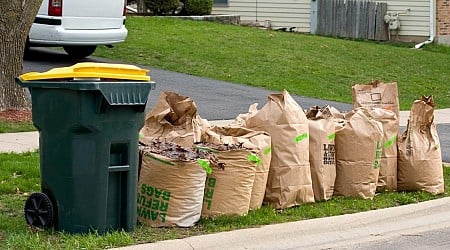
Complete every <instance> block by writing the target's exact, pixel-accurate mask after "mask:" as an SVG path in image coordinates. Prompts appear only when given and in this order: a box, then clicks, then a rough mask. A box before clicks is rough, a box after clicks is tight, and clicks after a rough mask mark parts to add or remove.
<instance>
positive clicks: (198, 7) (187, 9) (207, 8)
mask: <svg viewBox="0 0 450 250" xmlns="http://www.w3.org/2000/svg"><path fill="white" fill-rule="evenodd" d="M181 2H182V3H184V7H183V11H182V14H183V15H187V16H203V15H209V14H211V11H212V5H213V0H183V1H181Z"/></svg>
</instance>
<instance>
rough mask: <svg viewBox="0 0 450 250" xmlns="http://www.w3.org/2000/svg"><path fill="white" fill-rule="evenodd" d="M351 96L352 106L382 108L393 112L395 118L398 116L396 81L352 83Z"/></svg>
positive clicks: (398, 104) (398, 105)
mask: <svg viewBox="0 0 450 250" xmlns="http://www.w3.org/2000/svg"><path fill="white" fill-rule="evenodd" d="M352 97H353V107H354V108H358V107H364V108H368V109H370V108H382V109H387V110H390V111H392V112H394V113H395V115H396V116H397V118H398V117H400V102H399V100H398V89H397V82H392V83H384V82H382V81H379V80H375V81H372V82H370V83H368V84H354V85H353V86H352Z"/></svg>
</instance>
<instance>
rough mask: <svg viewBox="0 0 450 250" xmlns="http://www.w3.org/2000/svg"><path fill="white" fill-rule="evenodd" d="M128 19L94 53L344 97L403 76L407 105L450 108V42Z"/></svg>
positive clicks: (331, 97) (402, 100)
mask: <svg viewBox="0 0 450 250" xmlns="http://www.w3.org/2000/svg"><path fill="white" fill-rule="evenodd" d="M126 24H127V27H128V29H129V35H128V38H127V40H126V42H124V43H121V44H117V45H116V46H115V47H114V48H113V49H106V48H99V49H98V50H97V52H96V53H95V55H96V56H101V57H105V58H111V59H115V60H119V61H123V62H126V63H130V64H140V65H147V66H152V67H157V68H162V69H166V70H172V71H176V72H183V73H187V74H191V75H197V76H204V77H209V78H214V79H220V80H225V81H230V82H236V83H241V84H246V85H252V86H258V87H263V88H266V89H271V90H274V91H280V90H283V89H286V90H288V91H289V92H291V93H292V94H297V95H303V96H309V97H316V98H321V99H325V100H333V101H339V102H346V103H351V98H352V97H351V91H350V87H351V85H352V84H353V83H367V82H370V81H371V80H374V79H380V80H383V81H386V82H391V81H398V84H399V96H400V104H401V108H402V110H409V109H410V108H411V105H412V102H413V101H414V100H415V99H417V98H419V97H420V96H421V95H431V94H432V95H434V96H435V100H436V103H437V107H438V108H449V107H450V88H449V87H448V83H449V78H448V72H449V68H450V47H445V46H437V45H427V46H425V47H424V48H423V49H421V50H417V49H411V47H413V44H394V43H377V42H365V41H352V40H346V39H335V38H329V37H319V36H313V35H305V34H298V33H284V32H275V31H265V30H259V29H256V28H249V27H240V26H233V25H223V24H218V23H211V22H199V21H190V20H178V19H170V18H159V17H128V18H127V21H126ZM150 75H151V72H150ZM158 84H160V86H164V83H163V82H161V83H158ZM199 91H201V90H199Z"/></svg>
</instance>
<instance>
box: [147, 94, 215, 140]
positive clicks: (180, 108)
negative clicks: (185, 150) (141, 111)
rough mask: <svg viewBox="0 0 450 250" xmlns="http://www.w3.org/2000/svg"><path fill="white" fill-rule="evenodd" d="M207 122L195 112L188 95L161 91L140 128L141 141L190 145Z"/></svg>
mask: <svg viewBox="0 0 450 250" xmlns="http://www.w3.org/2000/svg"><path fill="white" fill-rule="evenodd" d="M208 127H209V124H208V122H207V121H206V120H204V119H202V118H201V117H200V116H199V115H198V114H197V106H196V104H195V102H194V101H193V100H191V99H190V98H189V97H186V96H181V95H178V94H176V93H173V92H162V93H161V96H160V99H159V101H158V103H157V104H156V106H155V107H154V108H153V109H152V110H151V111H150V112H149V113H148V114H147V116H146V118H145V124H144V127H143V128H142V129H141V134H142V135H143V138H141V141H142V142H144V143H149V142H150V141H152V140H153V139H155V138H156V139H161V140H163V141H168V142H173V143H176V144H178V145H181V146H184V147H191V146H192V145H193V144H194V142H197V141H199V140H200V136H201V131H202V130H203V129H207V128H208Z"/></svg>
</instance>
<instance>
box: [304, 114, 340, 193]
mask: <svg viewBox="0 0 450 250" xmlns="http://www.w3.org/2000/svg"><path fill="white" fill-rule="evenodd" d="M329 108H330V107H329V106H325V107H323V108H320V107H318V106H315V107H311V108H310V109H309V111H308V113H307V114H306V116H307V117H308V119H309V162H310V164H311V178H312V187H313V191H314V199H315V200H316V201H321V200H329V199H330V198H331V197H332V196H333V191H334V181H335V180H336V158H335V156H336V154H335V143H334V138H335V136H336V133H335V126H336V125H335V122H334V117H333V115H332V114H331V112H330V110H329Z"/></svg>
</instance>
